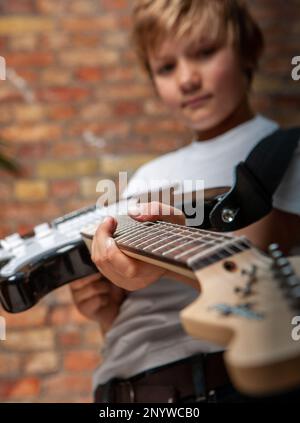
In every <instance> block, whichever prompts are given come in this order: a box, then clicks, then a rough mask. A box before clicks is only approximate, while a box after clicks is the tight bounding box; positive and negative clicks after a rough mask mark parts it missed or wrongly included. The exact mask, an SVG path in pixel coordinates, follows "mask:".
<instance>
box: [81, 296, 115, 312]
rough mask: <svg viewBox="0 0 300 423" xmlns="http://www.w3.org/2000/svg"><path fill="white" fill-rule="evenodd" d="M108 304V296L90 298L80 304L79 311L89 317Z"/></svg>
mask: <svg viewBox="0 0 300 423" xmlns="http://www.w3.org/2000/svg"><path fill="white" fill-rule="evenodd" d="M108 303H109V296H108V295H106V296H103V297H101V298H90V299H88V300H85V301H83V302H82V303H81V304H80V311H81V312H82V313H83V314H85V315H91V314H93V313H96V312H97V311H100V310H101V308H104V307H107V305H108Z"/></svg>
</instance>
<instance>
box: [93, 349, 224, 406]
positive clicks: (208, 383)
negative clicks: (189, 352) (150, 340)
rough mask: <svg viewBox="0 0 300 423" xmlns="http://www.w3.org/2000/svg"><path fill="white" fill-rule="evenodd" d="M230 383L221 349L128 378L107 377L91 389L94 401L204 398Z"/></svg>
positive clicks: (159, 400) (175, 400)
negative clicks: (94, 388) (93, 390)
mask: <svg viewBox="0 0 300 423" xmlns="http://www.w3.org/2000/svg"><path fill="white" fill-rule="evenodd" d="M229 384H230V380H229V377H228V373H227V371H226V369H225V365H224V361H223V352H216V353H208V354H197V355H194V356H192V357H188V358H186V359H183V360H180V361H176V362H173V363H170V364H167V365H164V366H160V367H156V368H154V369H150V370H147V371H145V372H143V373H140V374H138V375H135V376H133V377H131V378H128V379H119V378H115V379H111V380H110V381H108V382H107V383H105V384H103V385H99V386H98V387H97V389H96V391H95V402H97V403H174V402H189V400H190V401H191V402H194V401H196V402H197V401H202V400H203V401H205V400H206V399H207V397H208V396H209V395H213V394H214V391H215V390H217V389H218V388H223V387H224V386H226V385H229Z"/></svg>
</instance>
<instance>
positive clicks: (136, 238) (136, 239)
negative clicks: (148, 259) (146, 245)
mask: <svg viewBox="0 0 300 423" xmlns="http://www.w3.org/2000/svg"><path fill="white" fill-rule="evenodd" d="M147 232H148V233H147ZM158 233H161V231H159V230H158V229H154V230H151V231H145V232H143V233H142V234H141V233H139V234H138V235H136V236H134V237H132V238H131V239H130V242H126V244H127V245H128V246H135V247H137V245H138V244H139V243H140V242H141V240H142V239H144V240H146V239H147V238H149V237H153V235H156V234H158ZM166 233H167V232H166ZM136 242H137V243H138V244H137V245H134V244H136Z"/></svg>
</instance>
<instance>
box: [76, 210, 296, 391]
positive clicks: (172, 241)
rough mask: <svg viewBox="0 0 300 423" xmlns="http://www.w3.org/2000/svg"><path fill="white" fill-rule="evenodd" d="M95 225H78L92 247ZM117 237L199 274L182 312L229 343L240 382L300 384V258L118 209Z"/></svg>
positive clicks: (131, 250)
mask: <svg viewBox="0 0 300 423" xmlns="http://www.w3.org/2000/svg"><path fill="white" fill-rule="evenodd" d="M96 227H97V225H93V224H90V225H88V226H87V227H86V228H84V229H83V230H82V231H81V234H82V236H83V239H84V240H85V242H86V244H87V246H88V248H90V245H91V241H92V238H93V236H94V233H95V230H96ZM114 238H115V241H116V243H117V244H118V246H119V248H120V249H121V250H122V251H123V252H124V253H125V254H127V255H128V256H131V257H134V258H137V259H139V260H142V261H146V262H149V263H152V264H155V265H158V266H161V267H164V268H166V269H168V270H172V271H175V272H177V273H179V274H182V275H185V276H188V277H190V278H194V279H196V280H198V281H199V284H200V288H201V294H200V295H199V297H198V299H197V300H196V301H194V302H193V303H192V304H191V305H189V306H188V307H186V308H185V309H184V310H182V312H181V321H182V324H183V327H184V328H185V330H186V331H187V332H188V333H189V334H190V335H192V336H194V337H196V338H200V339H201V338H202V339H206V340H210V341H213V342H216V343H218V344H221V345H223V346H224V347H227V351H226V352H225V356H224V359H225V363H226V366H227V369H228V372H229V375H230V377H231V379H232V381H233V383H234V384H235V385H236V387H237V388H238V389H239V390H240V391H242V392H245V393H247V394H253V395H264V394H270V393H275V392H279V391H284V390H288V389H290V388H293V387H295V386H297V385H299V384H300V341H298V342H297V341H294V340H293V338H292V330H293V326H292V319H293V317H294V316H295V315H297V314H300V313H299V312H300V279H299V277H298V276H297V275H300V258H297V257H294V258H290V259H287V258H285V257H284V256H283V254H282V253H281V252H280V250H279V249H278V246H276V245H272V246H270V249H269V250H270V251H269V253H270V254H269V255H266V254H264V253H262V252H260V251H259V250H258V249H256V248H254V247H253V246H252V245H251V244H250V242H249V241H248V240H247V239H246V238H245V237H235V236H232V235H228V234H223V233H218V232H212V231H203V230H201V229H194V228H190V227H184V226H179V225H174V224H170V223H165V222H145V223H140V222H136V221H134V220H133V219H131V218H129V217H126V216H121V217H120V218H119V219H118V227H117V230H116V232H115V234H114Z"/></svg>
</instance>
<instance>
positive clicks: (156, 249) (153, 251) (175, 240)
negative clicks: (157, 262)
mask: <svg viewBox="0 0 300 423" xmlns="http://www.w3.org/2000/svg"><path fill="white" fill-rule="evenodd" d="M174 237H175V239H174V240H173V241H170V242H168V243H167V244H163V245H162V246H161V247H158V248H155V249H154V250H152V253H156V252H157V251H159V250H161V249H162V248H166V247H168V246H170V245H172V244H174V242H178V241H182V240H181V239H180V240H178V238H177V237H176V235H173V236H172V237H171V238H174ZM163 254H164V253H163Z"/></svg>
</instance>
